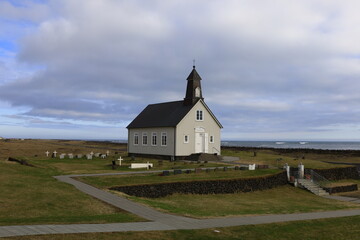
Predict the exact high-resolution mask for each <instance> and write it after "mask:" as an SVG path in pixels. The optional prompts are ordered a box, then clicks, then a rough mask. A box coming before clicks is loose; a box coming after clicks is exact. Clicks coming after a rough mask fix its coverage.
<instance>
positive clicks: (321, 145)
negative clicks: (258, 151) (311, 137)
mask: <svg viewBox="0 0 360 240" xmlns="http://www.w3.org/2000/svg"><path fill="white" fill-rule="evenodd" d="M221 146H231V147H264V148H311V149H324V150H360V141H359V142H345V141H344V142H340V141H339V142H335V141H323V142H321V141H221Z"/></svg>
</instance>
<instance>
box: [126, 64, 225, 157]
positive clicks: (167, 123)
mask: <svg viewBox="0 0 360 240" xmlns="http://www.w3.org/2000/svg"><path fill="white" fill-rule="evenodd" d="M200 81H201V77H200V75H199V74H198V73H197V71H196V69H195V66H193V69H192V71H191V73H190V75H189V77H188V78H187V88H186V95H185V98H184V100H181V101H175V102H164V103H157V104H150V105H148V106H147V107H146V108H145V109H144V110H143V111H142V112H141V113H140V114H139V115H138V116H137V117H136V118H135V119H134V120H133V121H132V122H131V123H130V124H129V125H128V126H127V129H128V153H129V155H142V156H155V155H156V156H162V157H165V158H175V159H181V158H184V157H186V156H189V155H191V154H193V153H211V154H218V155H220V154H221V151H220V143H221V132H220V130H221V128H222V125H221V124H220V122H219V121H218V120H217V118H216V117H215V115H214V114H213V113H212V112H211V110H210V108H209V107H208V106H207V105H206V104H205V102H204V98H203V95H202V90H201V82H200Z"/></svg>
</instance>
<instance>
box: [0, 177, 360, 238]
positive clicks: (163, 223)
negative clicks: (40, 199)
mask: <svg viewBox="0 0 360 240" xmlns="http://www.w3.org/2000/svg"><path fill="white" fill-rule="evenodd" d="M158 172H162V171H146V172H125V173H108V174H107V173H105V174H83V175H66V176H56V177H55V178H56V179H58V180H59V181H62V182H65V183H69V184H72V185H73V186H75V187H76V188H77V189H79V190H80V191H82V192H84V193H86V194H89V195H91V196H93V197H95V198H98V199H99V200H101V201H104V202H106V203H108V204H111V205H113V206H115V207H118V208H121V209H124V210H125V211H128V212H131V213H133V214H136V215H138V216H140V217H142V218H144V219H148V220H150V221H149V222H134V223H107V224H66V225H63V224H62V225H23V226H0V237H11V236H23V235H40V234H64V233H95V232H124V231H152V230H177V229H202V228H213V227H230V226H240V225H250V224H265V223H277V222H286V221H297V220H311V219H320V218H333V217H347V216H355V215H360V209H355V210H340V211H327V212H314V213H299V214H278V215H262V216H246V217H227V218H216V219H203V220H200V219H193V218H188V217H181V216H175V215H171V214H166V213H162V212H159V211H157V210H154V209H152V208H149V207H146V206H144V205H141V204H138V203H135V202H133V201H130V200H127V199H126V198H123V197H120V196H118V195H114V194H111V193H109V192H106V191H103V190H100V189H98V188H95V187H93V186H90V185H88V184H86V183H83V182H80V181H77V180H75V179H73V177H84V176H106V175H125V174H134V173H158Z"/></svg>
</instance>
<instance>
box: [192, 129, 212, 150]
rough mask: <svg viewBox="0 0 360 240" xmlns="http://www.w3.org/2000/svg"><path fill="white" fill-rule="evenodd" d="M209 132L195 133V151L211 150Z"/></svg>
mask: <svg viewBox="0 0 360 240" xmlns="http://www.w3.org/2000/svg"><path fill="white" fill-rule="evenodd" d="M208 142H209V134H207V133H195V153H208V152H209V144H208Z"/></svg>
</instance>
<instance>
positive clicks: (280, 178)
mask: <svg viewBox="0 0 360 240" xmlns="http://www.w3.org/2000/svg"><path fill="white" fill-rule="evenodd" d="M286 184H287V177H286V172H281V173H278V174H275V175H271V176H265V177H257V178H241V179H223V180H202V181H191V182H172V183H158V184H143V185H134V186H120V187H112V188H110V189H111V190H116V191H120V192H124V193H126V194H128V195H132V196H136V197H147V198H159V197H165V196H168V195H171V194H174V193H184V194H223V193H236V192H252V191H259V190H265V189H270V188H274V187H278V186H282V185H286Z"/></svg>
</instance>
